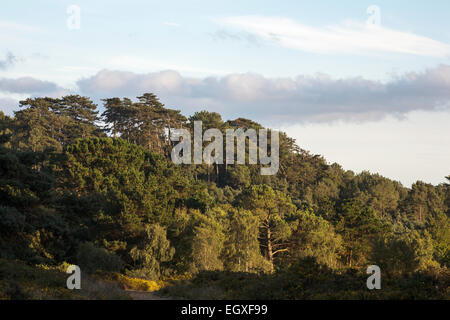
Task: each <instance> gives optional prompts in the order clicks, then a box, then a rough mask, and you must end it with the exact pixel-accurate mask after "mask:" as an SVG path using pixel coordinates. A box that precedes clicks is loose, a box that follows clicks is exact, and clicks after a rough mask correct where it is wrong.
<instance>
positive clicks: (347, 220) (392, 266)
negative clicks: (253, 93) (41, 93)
mask: <svg viewBox="0 0 450 320" xmlns="http://www.w3.org/2000/svg"><path fill="white" fill-rule="evenodd" d="M137 98H138V100H137V102H133V101H132V100H131V99H129V98H123V99H120V98H108V99H104V100H103V102H104V108H105V110H104V112H103V114H102V116H101V118H98V116H97V115H98V111H97V107H96V105H95V104H94V103H93V102H92V101H91V100H90V99H89V98H87V97H81V96H77V95H69V96H65V97H62V98H60V99H54V98H48V97H44V98H29V99H26V100H24V101H21V103H20V104H21V107H22V109H21V110H20V111H17V112H16V113H15V116H14V117H7V116H5V115H4V114H3V113H1V112H0V259H8V260H2V262H3V261H6V262H5V264H6V265H8V267H7V268H6V269H8V270H7V271H5V270H4V268H3V269H2V268H1V267H2V266H1V265H0V276H3V275H2V274H1V272H4V273H5V272H6V273H7V274H8V275H7V276H10V277H12V278H14V277H16V278H20V277H22V276H23V275H24V274H27V273H28V272H30V273H32V274H33V276H30V277H28V276H24V279H25V280H23V281H22V280H20V279H21V278H20V279H19V280H20V281H16V282H14V281H8V282H7V286H6V285H5V286H4V285H3V283H0V294H1V295H2V296H1V297H8V298H20V297H22V298H36V297H37V298H40V297H43V298H48V297H51V296H52V295H54V297H66V296H67V295H66V293H64V292H60V291H59V290H56V289H55V290H53V289H51V290H50V291H51V293H49V294H48V295H47V294H43V293H42V292H41V293H39V294H37V293H36V292H37V291H36V290H38V289H36V288H34V289H30V290H28V287H27V285H26V284H27V282H28V283H33V285H34V283H35V282H34V280H33V279H34V278H33V277H37V276H42V277H43V278H44V279H48V277H50V275H51V276H55V277H56V278H57V279H60V278H61V274H59V273H58V275H56V274H55V272H56V271H55V270H58V272H60V271H61V268H62V266H65V265H63V263H65V261H74V262H76V263H79V264H80V266H81V269H82V270H83V271H86V272H88V273H89V272H90V273H94V272H95V271H97V270H103V271H101V272H103V273H105V272H107V271H119V270H121V271H125V273H127V274H128V275H131V276H133V277H138V278H146V279H153V280H155V281H153V282H152V281H150V282H148V281H147V282H146V280H137V279H133V278H129V277H126V276H124V275H120V274H116V275H117V277H116V278H115V279H110V280H111V281H118V282H121V280H120V279H122V280H123V279H125V280H123V281H126V282H127V283H129V284H130V283H134V284H136V287H139V285H142V286H143V287H145V288H150V287H151V288H153V289H155V288H162V286H160V283H159V282H158V280H157V279H160V278H161V277H167V276H171V277H172V276H176V277H178V278H177V279H180V278H183V279H184V277H185V276H184V275H185V274H186V273H191V274H194V278H193V279H191V280H179V282H177V281H178V280H177V281H175V282H176V283H177V284H176V285H174V286H173V290H175V293H176V294H178V293H180V296H190V297H204V298H208V299H209V298H233V299H237V298H250V299H260V298H263V299H275V298H281V299H323V298H331V299H335V298H346V299H347V298H348V299H372V298H373V299H379V298H395V299H398V298H400V299H401V298H407V299H411V298H426V299H430V298H448V295H449V292H448V266H449V263H450V249H449V248H450V234H449V230H450V222H449V212H450V211H449V210H450V209H449V204H450V189H449V188H450V185H449V184H448V183H447V184H441V185H438V186H433V185H431V184H426V183H423V182H420V181H418V182H416V183H414V184H413V185H412V187H411V188H405V187H403V186H402V185H401V184H400V183H399V182H396V181H392V180H389V179H387V178H384V177H382V176H380V175H378V174H372V173H370V172H367V171H363V172H361V173H359V174H355V173H353V172H352V171H345V170H344V169H343V168H342V167H341V166H340V165H338V164H336V163H334V164H331V165H330V164H328V163H327V161H326V160H325V159H324V158H323V157H321V156H319V155H313V154H310V153H309V152H308V151H306V150H303V149H301V148H300V147H299V146H297V144H296V142H295V140H294V139H292V138H290V137H288V136H287V135H286V134H285V133H283V132H281V133H280V170H279V172H278V173H277V174H276V175H273V176H261V175H260V171H259V169H260V166H259V165H245V164H244V165H229V164H226V163H225V164H214V165H208V164H202V165H180V166H178V165H174V164H173V163H172V162H171V161H170V159H169V155H170V151H171V148H172V146H173V145H172V141H171V140H170V139H169V137H170V133H171V130H173V129H175V128H186V129H188V130H192V129H193V123H194V121H197V120H201V121H202V122H203V130H207V129H209V128H217V129H219V130H221V132H222V133H223V134H224V135H225V130H226V129H237V128H243V129H249V128H252V129H256V130H258V129H261V128H263V127H262V126H261V125H260V124H258V123H256V122H254V121H252V120H249V119H244V118H238V119H235V120H228V121H223V119H222V117H221V116H220V114H218V113H215V112H208V111H201V112H197V113H195V114H194V115H192V116H191V117H189V119H188V120H187V119H186V117H184V116H183V115H181V114H180V111H178V110H172V109H167V108H165V107H164V104H163V103H162V102H161V101H159V99H158V97H157V96H156V95H154V94H152V93H145V94H143V95H142V96H139V97H137ZM100 119H101V120H102V121H103V124H104V125H102V127H100V126H99V124H100V122H99V121H98V120H100ZM105 132H106V133H109V134H111V135H112V136H113V137H106V135H105ZM246 153H248V146H246ZM447 178H448V179H449V181H450V177H447ZM14 259H19V260H21V261H24V262H26V263H28V264H29V266H27V267H24V266H23V265H21V264H20V263H19V264H18V265H17V268H18V269H19V272H18V273H14V272H11V270H9V269H12V268H13V267H12V266H13V265H15V263H13V262H12V261H13V260H14ZM368 264H377V265H380V266H381V269H382V272H383V277H384V278H383V286H385V288H386V289H385V290H383V292H382V293H380V292H370V293H369V292H367V290H366V289H365V280H366V278H367V275H366V274H365V272H364V271H365V268H366V267H367V265H368ZM33 266H36V268H38V269H45V270H46V271H49V272H50V273H48V274H47V273H45V274H44V273H42V274H41V273H40V272H38V273H35V271H36V270H34V269H33V268H34V267H33ZM29 268H31V269H29ZM58 268H59V269H58ZM21 270H22V271H24V270H25V271H24V272H22V271H21ZM180 275H183V276H180ZM88 277H89V276H88ZM95 277H96V276H91V277H90V278H89V279H90V280H89V282H88V283H89V284H88V286H90V289H88V292H85V293H83V295H82V298H89V297H94V298H102V297H105V296H107V295H105V292H104V291H105V290H109V289H111V291H112V292H113V291H114V290H115V289H114V288H113V286H112V285H111V284H110V283H104V282H103V281H99V279H96V278H95ZM4 278H5V277H4ZM13 280H15V279H13ZM103 280H105V279H103ZM45 281H47V280H45ZM58 281H59V280H58ZM108 281H109V280H108ZM446 281H447V282H446ZM150 283H151V284H150ZM445 283H447V286H445ZM45 285H48V287H49V288H53V287H54V283H52V282H48V283H47V284H44V283H40V284H39V286H38V287H39V288H42V286H45ZM164 285H166V283H165V284H164ZM132 287H133V286H132ZM169 287H170V286H168V287H166V289H167V290H169V291H170V290H172V289H170V288H169ZM422 288H423V290H421V289H422ZM35 289H36V290H35ZM166 289H165V290H166ZM39 290H40V289H39ZM155 290H156V289H155ZM175 293H174V294H175Z"/></svg>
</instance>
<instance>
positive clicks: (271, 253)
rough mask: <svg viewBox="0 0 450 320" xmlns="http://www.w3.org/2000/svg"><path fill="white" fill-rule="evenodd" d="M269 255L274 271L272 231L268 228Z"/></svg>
mask: <svg viewBox="0 0 450 320" xmlns="http://www.w3.org/2000/svg"><path fill="white" fill-rule="evenodd" d="M267 257H268V258H269V262H270V271H271V272H273V251H272V232H271V230H270V227H268V228H267Z"/></svg>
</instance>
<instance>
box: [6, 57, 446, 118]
mask: <svg viewBox="0 0 450 320" xmlns="http://www.w3.org/2000/svg"><path fill="white" fill-rule="evenodd" d="M0 83H1V82H0ZM77 85H78V87H79V89H80V92H81V93H82V94H84V95H88V96H91V97H97V98H102V97H111V96H119V97H123V96H127V97H136V96H137V95H140V94H142V93H144V92H153V93H155V94H157V95H158V96H159V97H160V98H161V100H162V101H163V102H164V103H165V104H166V105H167V106H168V107H174V108H178V109H181V110H182V111H183V113H185V114H190V113H192V112H194V111H198V110H201V109H208V110H210V111H217V112H220V113H221V114H222V115H224V117H225V118H235V117H240V116H242V117H248V118H252V119H257V120H260V121H264V122H270V123H277V124H288V123H295V122H302V121H311V122H317V121H319V122H324V121H334V120H357V121H371V120H377V119H381V118H383V117H384V116H386V115H396V116H402V115H404V114H406V113H408V112H410V111H414V110H425V111H433V110H448V108H449V102H450V66H448V65H441V66H439V67H436V68H433V69H429V70H426V71H424V72H421V73H417V72H410V73H406V74H403V75H398V76H396V77H394V78H393V79H392V80H391V81H389V82H387V83H382V82H378V81H372V80H366V79H363V78H360V77H357V78H348V79H332V78H331V77H329V76H327V75H325V74H317V75H316V76H313V77H310V76H297V77H295V78H266V77H263V76H261V75H258V74H254V73H243V74H230V75H227V76H224V77H219V78H218V77H207V78H187V77H183V76H181V75H180V74H179V73H178V72H176V71H161V72H156V73H146V74H138V73H133V72H125V71H112V70H102V71H100V72H98V73H97V74H95V75H94V76H92V77H89V78H84V79H81V80H79V81H78V82H77Z"/></svg>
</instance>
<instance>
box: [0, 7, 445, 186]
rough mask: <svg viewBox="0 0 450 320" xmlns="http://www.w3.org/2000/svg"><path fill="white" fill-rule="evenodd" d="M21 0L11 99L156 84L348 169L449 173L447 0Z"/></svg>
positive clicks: (13, 23) (0, 17)
mask: <svg viewBox="0 0 450 320" xmlns="http://www.w3.org/2000/svg"><path fill="white" fill-rule="evenodd" d="M430 3H431V2H430V1H412V2H411V1H401V0H397V1H377V2H372V1H346V0H343V1H324V0H323V1H298V0H297V1H280V0H278V1H263V0H258V1H239V2H237V1H236V2H235V3H231V1H220V2H219V1H199V0H190V1H170V0H169V1H164V2H162V1H133V0H128V1H112V0H109V1H74V0H71V1H63V0H54V1H48V0H47V1H45V0H44V1H39V2H37V1H22V0H16V1H9V2H5V3H2V9H1V10H0V30H1V31H0V109H1V110H2V111H4V112H5V113H7V114H13V111H14V110H17V109H18V101H19V100H21V99H24V98H26V97H35V96H54V97H58V96H61V95H65V94H72V93H74V94H81V95H86V96H89V97H91V98H92V99H93V100H94V101H95V102H98V103H99V102H100V99H101V98H105V97H113V96H119V97H130V98H133V97H136V96H137V95H140V94H142V93H144V92H153V93H155V94H157V95H158V96H159V97H160V98H161V100H162V102H163V103H164V104H165V105H166V106H167V107H169V108H175V109H179V110H181V111H182V113H183V114H185V115H190V114H193V113H194V112H196V111H200V110H203V109H207V110H209V111H216V112H219V113H220V114H222V116H223V118H224V119H234V118H238V117H246V118H250V119H252V120H256V121H258V122H260V123H261V124H263V125H264V126H267V127H271V128H275V129H281V130H283V131H285V132H287V133H288V135H290V136H292V137H293V138H295V139H296V140H297V143H298V145H299V146H300V147H302V148H303V149H306V150H309V151H311V152H312V153H314V154H321V155H323V156H324V157H325V158H326V159H327V161H328V162H329V163H333V162H338V163H339V164H341V165H342V166H343V168H344V169H346V170H353V171H355V172H361V171H362V170H368V171H370V172H373V173H380V174H381V175H384V176H386V177H389V178H391V179H394V180H397V181H400V182H402V183H403V184H404V185H405V186H408V187H409V186H411V184H412V183H413V182H415V181H417V180H421V181H424V182H428V183H433V184H439V183H442V182H444V180H445V176H448V175H449V174H450V165H449V164H450V126H449V125H448V124H449V122H450V121H449V120H450V103H449V102H450V19H449V18H450V2H449V1H437V0H436V1H433V2H432V4H430Z"/></svg>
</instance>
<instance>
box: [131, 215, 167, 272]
mask: <svg viewBox="0 0 450 320" xmlns="http://www.w3.org/2000/svg"><path fill="white" fill-rule="evenodd" d="M174 253H175V249H174V248H173V247H171V245H170V242H169V240H167V238H166V230H165V229H164V228H163V227H161V226H160V225H157V224H154V225H147V226H146V227H145V231H144V234H143V236H142V240H141V241H140V242H139V244H138V245H137V246H134V247H133V248H131V250H130V256H131V259H132V261H133V267H134V270H133V271H131V272H129V274H131V275H133V276H136V277H141V278H148V279H158V278H159V277H160V275H161V274H162V273H163V271H164V269H163V264H164V263H165V262H168V261H170V260H172V258H173V255H174Z"/></svg>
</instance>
